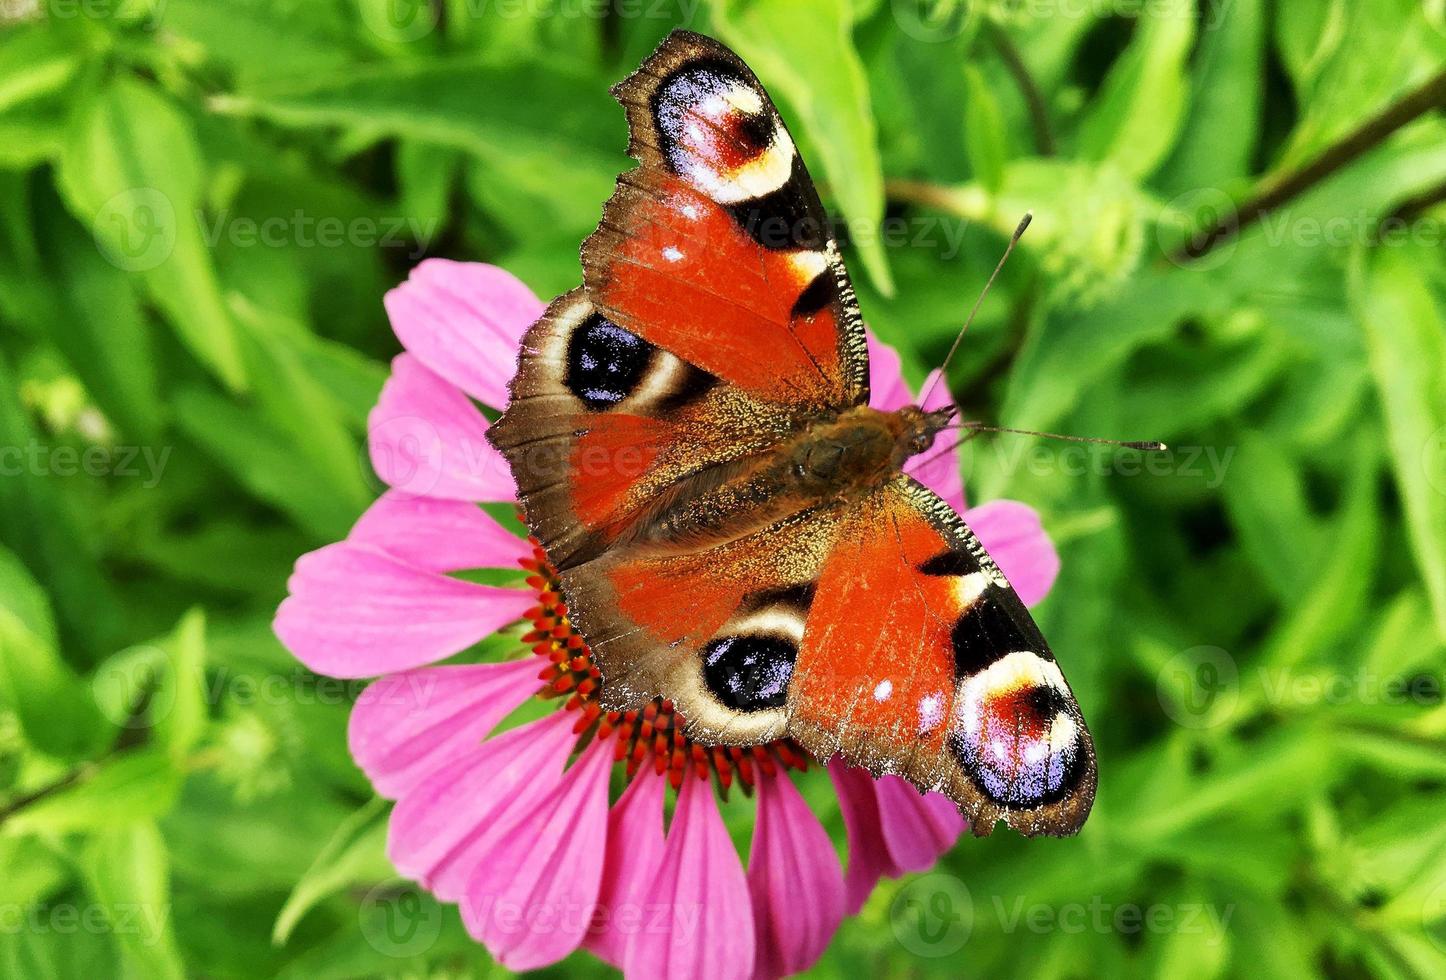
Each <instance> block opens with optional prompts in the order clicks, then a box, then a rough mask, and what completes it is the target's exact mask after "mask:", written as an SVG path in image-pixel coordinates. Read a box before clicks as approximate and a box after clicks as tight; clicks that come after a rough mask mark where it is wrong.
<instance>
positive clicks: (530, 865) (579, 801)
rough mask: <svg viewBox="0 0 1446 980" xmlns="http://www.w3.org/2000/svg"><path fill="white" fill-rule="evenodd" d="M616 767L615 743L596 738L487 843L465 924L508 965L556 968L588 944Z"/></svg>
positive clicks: (464, 915)
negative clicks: (611, 775)
mask: <svg viewBox="0 0 1446 980" xmlns="http://www.w3.org/2000/svg"><path fill="white" fill-rule="evenodd" d="M559 714H563V712H559ZM612 767H613V754H612V745H611V743H607V744H604V743H601V742H594V743H593V744H592V745H591V746H589V747H588V749H587V751H585V752H584V753H583V754H582V755H581V756H580V757H579V758H578V760H577V762H576V763H575V764H574V765H573V766H572V768H570V769H569V770H568V771H567V774H566V775H564V776H563V777H562V782H560V783H558V784H557V785H556V786H555V787H554V788H553V789H552V791H551V792H550V793H548V794H547V795H546V796H545V797H542V798H540V799H537V800H536V801H535V803H534V805H533V807H532V808H531V809H530V810H525V811H524V810H513V811H512V812H510V813H509V814H508V816H507V818H506V820H505V822H500V821H499V823H498V824H497V825H495V826H494V827H493V829H492V831H491V832H490V833H489V834H488V835H487V840H486V842H485V843H483V844H479V846H478V851H479V852H480V856H479V859H478V861H477V862H476V868H475V870H474V871H473V872H472V879H471V882H470V883H469V885H468V888H467V899H466V901H465V902H464V903H463V905H462V921H463V922H464V923H465V924H466V926H467V931H468V932H469V933H471V934H472V936H473V938H475V939H477V940H479V941H480V942H481V943H482V944H483V945H485V946H486V947H487V949H488V951H489V952H491V953H492V955H493V956H494V957H495V958H496V959H497V962H498V963H501V964H502V965H503V966H505V967H507V969H509V970H536V969H538V968H539V967H543V966H548V965H550V964H553V963H556V962H557V961H558V960H560V959H562V958H563V957H564V956H566V955H567V954H569V953H571V952H572V951H573V950H575V949H577V947H578V946H579V945H580V944H581V943H582V940H583V936H584V935H585V934H586V932H587V927H588V925H589V923H590V922H591V920H592V912H593V908H594V906H595V905H596V904H597V901H598V889H599V886H600V885H601V884H602V870H603V854H604V852H605V850H606V845H607V815H608V774H609V773H611V772H612Z"/></svg>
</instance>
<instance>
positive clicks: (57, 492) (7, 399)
mask: <svg viewBox="0 0 1446 980" xmlns="http://www.w3.org/2000/svg"><path fill="white" fill-rule="evenodd" d="M48 449H49V444H48V443H42V442H41V440H40V438H39V437H38V435H37V434H36V431H35V428H34V427H33V426H32V425H31V422H30V419H29V417H28V416H27V414H26V412H25V409H24V407H23V406H22V405H21V403H20V400H19V390H18V385H17V384H16V383H15V380H14V377H13V376H12V375H11V373H10V370H9V367H8V365H7V364H6V362H5V359H4V356H3V354H0V461H3V463H4V467H5V475H4V476H3V478H0V541H4V542H5V544H6V545H7V546H9V547H10V548H11V549H13V550H14V552H15V554H16V555H18V556H19V557H20V559H21V560H22V561H24V563H25V565H26V567H28V568H29V569H30V571H31V573H32V574H34V575H35V577H36V579H37V580H39V582H40V583H41V584H42V585H44V587H45V588H46V590H47V592H48V593H49V595H50V599H51V607H52V608H53V609H54V610H55V611H56V613H57V614H58V615H59V617H60V635H61V641H62V642H63V643H68V642H69V641H74V643H75V647H76V649H74V650H73V651H72V650H71V649H70V648H69V646H66V647H64V648H63V649H65V650H66V652H67V653H73V654H74V659H75V660H77V661H80V662H84V661H86V660H90V661H91V662H93V661H94V660H96V659H99V656H100V655H101V651H102V650H104V648H105V647H106V646H107V645H109V644H110V642H111V640H112V638H113V637H114V635H115V633H116V632H117V631H118V629H119V619H120V611H119V609H118V607H117V606H116V604H115V598H114V595H113V594H112V592H111V586H110V584H109V582H108V581H107V580H106V579H105V578H104V577H103V576H102V575H101V573H100V569H99V568H98V566H97V562H96V558H95V543H94V541H92V540H91V539H89V538H87V537H86V536H85V535H83V534H82V533H81V530H80V524H79V522H78V520H77V519H76V517H75V513H74V511H73V510H72V503H71V501H70V500H69V499H68V498H66V497H65V496H63V495H62V493H61V487H60V484H59V481H58V479H57V477H56V474H55V472H54V467H53V466H51V465H49V462H48V461H49V460H50V458H51V457H50V456H49V455H48V454H47V450H48Z"/></svg>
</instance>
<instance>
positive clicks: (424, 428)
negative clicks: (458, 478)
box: [362, 415, 443, 497]
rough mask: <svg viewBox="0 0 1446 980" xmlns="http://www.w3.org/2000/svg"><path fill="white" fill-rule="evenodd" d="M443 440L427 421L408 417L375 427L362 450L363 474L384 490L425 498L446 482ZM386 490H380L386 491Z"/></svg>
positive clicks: (391, 419)
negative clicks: (384, 489)
mask: <svg viewBox="0 0 1446 980" xmlns="http://www.w3.org/2000/svg"><path fill="white" fill-rule="evenodd" d="M442 466H443V447H442V436H441V434H440V433H439V432H438V431H437V427H436V426H434V425H433V424H432V423H430V422H428V421H427V420H426V419H423V418H418V417H417V416H412V415H407V416H398V417H396V418H390V419H387V420H386V421H385V422H382V423H381V424H379V425H375V426H373V427H372V429H371V432H370V433H369V434H368V437H367V445H365V446H363V447H362V472H363V473H366V474H368V477H369V479H370V477H371V475H372V474H375V477H376V478H379V479H380V480H381V482H382V484H383V485H384V487H391V488H392V489H394V490H397V491H398V492H400V493H402V494H410V495H412V496H414V497H425V496H427V495H428V494H429V493H431V492H432V490H434V489H435V488H436V486H437V483H438V481H439V480H441V478H442ZM384 487H381V488H378V489H383V488H384Z"/></svg>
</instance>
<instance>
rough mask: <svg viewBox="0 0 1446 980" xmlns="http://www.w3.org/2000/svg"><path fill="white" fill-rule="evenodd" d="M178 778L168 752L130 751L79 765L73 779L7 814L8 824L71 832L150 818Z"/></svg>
mask: <svg viewBox="0 0 1446 980" xmlns="http://www.w3.org/2000/svg"><path fill="white" fill-rule="evenodd" d="M181 781H182V777H181V773H180V771H179V770H178V769H176V767H175V765H174V764H173V762H172V760H171V758H170V756H168V755H167V754H166V753H164V752H160V751H156V750H152V749H138V750H132V751H130V752H126V753H124V754H122V755H118V756H114V757H112V758H110V759H107V760H105V761H104V762H101V763H99V764H97V765H95V766H92V767H87V768H84V769H82V770H81V771H80V772H79V774H78V778H76V779H75V780H74V781H73V782H72V783H70V784H69V785H67V786H66V787H64V788H62V789H60V790H57V791H56V792H54V793H52V794H50V795H48V796H46V797H44V798H43V799H41V800H39V801H38V802H36V803H32V804H30V805H29V806H27V807H25V808H24V809H22V810H20V811H19V812H18V813H16V814H15V815H13V816H12V817H10V819H9V820H8V821H6V827H7V828H8V829H10V830H13V831H20V832H36V831H40V832H48V833H71V832H76V831H87V832H88V831H95V830H102V829H105V828H116V827H120V826H123V825H125V824H129V823H134V822H136V821H144V820H149V819H152V818H154V817H158V816H160V815H162V814H164V813H165V812H167V811H168V810H170V809H171V807H172V806H173V805H175V802H176V797H177V795H178V794H179V793H180V790H181Z"/></svg>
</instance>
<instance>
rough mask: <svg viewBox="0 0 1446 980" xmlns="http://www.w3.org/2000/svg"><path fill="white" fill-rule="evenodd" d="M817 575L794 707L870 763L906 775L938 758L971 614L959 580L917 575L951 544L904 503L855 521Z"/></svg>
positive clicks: (895, 501) (866, 512)
mask: <svg viewBox="0 0 1446 980" xmlns="http://www.w3.org/2000/svg"><path fill="white" fill-rule="evenodd" d="M840 541H841V544H840V546H839V547H838V549H837V550H836V551H834V553H833V554H832V555H830V556H829V558H828V561H827V562H826V563H825V564H824V567H823V571H822V574H821V575H820V576H819V580H818V589H817V593H816V598H815V600H814V604H813V609H812V611H811V614H810V616H809V628H808V631H807V633H806V634H805V635H804V642H803V647H802V649H801V650H800V651H799V657H798V666H797V668H796V669H795V671H794V680H793V689H792V691H791V694H790V698H789V701H790V708H791V714H792V718H793V721H794V723H795V724H796V725H798V726H800V727H801V728H802V729H804V730H808V729H812V730H816V731H818V732H827V733H829V736H828V737H830V738H832V739H835V740H836V742H837V744H836V745H835V746H834V747H835V748H840V747H841V748H843V749H844V750H845V751H847V752H848V753H849V754H850V755H851V756H853V757H855V758H857V759H859V761H861V762H864V763H865V764H867V765H870V766H874V767H877V768H881V769H885V770H894V771H901V770H904V769H907V765H905V764H901V760H904V761H905V762H906V761H907V759H908V758H909V757H911V756H913V755H914V754H916V753H924V754H926V755H938V754H939V753H941V752H942V751H943V750H944V745H945V743H944V738H945V733H946V731H947V729H948V724H949V719H950V715H951V712H952V710H953V702H954V689H955V679H954V657H953V653H952V649H951V644H950V632H951V630H952V628H953V625H954V623H955V621H956V620H957V619H958V618H959V615H960V613H961V612H962V610H963V609H964V607H965V604H966V603H965V601H964V597H963V596H961V594H960V589H959V584H958V580H955V579H949V578H937V577H928V576H923V575H921V574H920V573H919V571H918V569H919V567H920V566H921V565H923V564H924V563H925V562H927V561H929V560H930V559H931V558H933V557H935V556H936V555H938V554H940V553H941V552H944V551H946V550H947V549H948V544H947V542H946V541H945V540H944V538H943V536H942V535H940V534H939V532H938V531H936V530H935V529H934V528H933V527H932V526H931V525H930V524H929V523H928V522H927V521H926V520H924V519H923V517H922V516H921V515H920V514H919V513H918V512H917V511H915V510H913V509H911V508H909V507H907V506H903V501H902V499H901V498H899V497H897V496H893V495H883V494H881V495H879V496H878V497H877V498H875V499H874V500H873V501H871V502H870V503H869V505H868V506H866V507H863V508H860V509H859V511H857V512H856V513H855V514H854V515H852V516H851V519H850V521H849V524H848V526H847V527H846V529H845V530H844V532H843V534H842V535H841V536H840Z"/></svg>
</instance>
